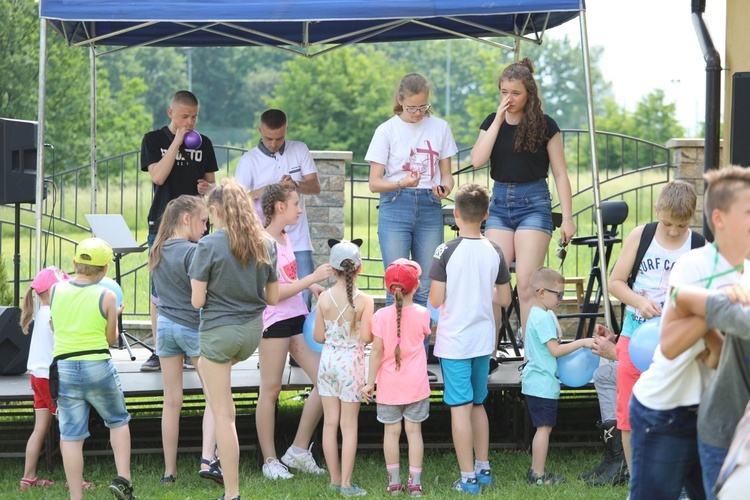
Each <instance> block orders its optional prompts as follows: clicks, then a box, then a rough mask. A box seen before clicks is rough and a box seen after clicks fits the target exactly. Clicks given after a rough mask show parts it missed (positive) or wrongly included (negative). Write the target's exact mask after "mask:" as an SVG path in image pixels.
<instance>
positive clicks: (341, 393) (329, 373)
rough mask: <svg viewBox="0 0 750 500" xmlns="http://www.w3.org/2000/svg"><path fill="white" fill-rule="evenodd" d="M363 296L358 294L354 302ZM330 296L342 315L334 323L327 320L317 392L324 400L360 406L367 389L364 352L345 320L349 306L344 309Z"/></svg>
mask: <svg viewBox="0 0 750 500" xmlns="http://www.w3.org/2000/svg"><path fill="white" fill-rule="evenodd" d="M360 293H361V292H360V291H357V293H356V294H355V295H354V297H353V298H352V300H353V299H354V298H356V297H357V296H358V295H359V294H360ZM328 296H329V297H330V298H331V301H332V302H333V305H334V306H335V307H336V309H337V310H338V311H339V315H338V317H336V319H335V320H334V321H329V320H327V319H324V320H323V321H324V322H325V330H326V340H325V344H324V346H323V351H322V352H321V354H320V367H319V368H318V392H319V393H320V395H321V396H331V397H335V398H339V399H340V400H341V401H343V402H345V403H359V402H360V391H361V389H362V387H364V385H365V349H364V345H363V344H362V342H361V341H360V340H359V338H357V336H356V335H352V332H351V329H352V324H351V323H350V322H349V321H346V320H345V319H343V316H344V312H345V311H346V310H347V308H349V307H351V305H350V304H346V306H345V307H344V308H343V309H342V308H340V307H339V305H338V304H337V303H336V301H335V300H333V295H331V291H330V290H328Z"/></svg>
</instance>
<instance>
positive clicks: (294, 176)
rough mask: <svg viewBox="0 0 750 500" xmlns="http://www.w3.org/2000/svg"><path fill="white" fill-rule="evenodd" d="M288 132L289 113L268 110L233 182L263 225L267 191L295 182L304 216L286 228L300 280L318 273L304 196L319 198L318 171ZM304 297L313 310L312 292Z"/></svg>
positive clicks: (309, 157)
mask: <svg viewBox="0 0 750 500" xmlns="http://www.w3.org/2000/svg"><path fill="white" fill-rule="evenodd" d="M288 130H289V126H288V123H287V117H286V113H284V112H283V111H282V110H280V109H267V110H266V111H264V112H263V114H261V115H260V125H259V126H258V133H259V134H260V141H259V142H258V145H257V146H256V147H254V148H253V149H251V150H250V151H248V152H247V153H245V154H244V155H242V157H241V158H240V161H239V162H238V163H237V170H236V171H235V173H234V178H235V179H237V182H239V183H240V184H242V187H244V188H245V189H247V190H248V191H250V196H252V198H253V200H254V203H255V211H256V212H257V214H258V217H260V220H261V222H262V221H264V219H265V217H264V216H263V209H262V208H261V206H260V199H261V197H262V196H263V192H264V191H265V189H266V187H267V186H269V185H271V184H276V183H277V182H282V181H289V182H293V183H294V185H295V186H296V188H297V194H298V195H299V208H300V210H302V213H301V214H300V216H299V219H298V220H297V223H296V224H294V225H292V226H287V227H286V232H287V234H289V239H290V240H291V241H292V248H294V258H295V259H296V260H297V276H298V277H299V278H304V277H305V276H307V275H309V274H312V272H313V270H314V269H315V267H314V263H313V247H312V240H311V239H310V228H309V227H308V223H307V210H306V209H305V195H315V194H320V181H319V180H318V168H317V167H316V166H315V161H313V157H312V155H311V154H310V150H309V149H308V148H307V145H305V143H303V142H299V141H288V140H286V134H287V131H288ZM302 297H303V298H304V299H305V303H306V304H307V308H308V309H310V302H311V300H312V299H311V297H312V295H311V292H310V291H309V290H304V291H303V292H302Z"/></svg>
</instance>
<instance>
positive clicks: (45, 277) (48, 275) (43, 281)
mask: <svg viewBox="0 0 750 500" xmlns="http://www.w3.org/2000/svg"><path fill="white" fill-rule="evenodd" d="M69 279H70V276H68V275H67V274H66V273H65V272H64V271H61V270H60V269H58V268H56V267H55V266H50V267H45V268H44V269H42V270H41V271H39V274H37V275H36V277H35V278H34V281H32V282H31V288H33V289H34V291H35V292H36V293H44V292H46V291H47V290H49V289H50V288H52V285H54V284H55V283H57V282H59V281H67V280H69Z"/></svg>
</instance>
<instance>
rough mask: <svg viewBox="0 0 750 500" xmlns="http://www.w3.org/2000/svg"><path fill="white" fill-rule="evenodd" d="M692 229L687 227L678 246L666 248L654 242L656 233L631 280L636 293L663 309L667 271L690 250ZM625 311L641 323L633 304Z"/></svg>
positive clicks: (642, 319)
mask: <svg viewBox="0 0 750 500" xmlns="http://www.w3.org/2000/svg"><path fill="white" fill-rule="evenodd" d="M691 241H692V231H691V230H689V229H688V235H687V239H685V243H683V244H682V246H681V247H680V248H677V249H676V250H668V249H666V248H664V247H662V246H661V245H659V243H657V242H656V235H654V239H653V240H651V245H649V247H648V249H647V250H646V254H645V255H644V256H643V260H642V261H641V267H640V269H639V271H638V274H637V275H636V277H635V282H633V291H634V292H635V293H637V294H638V295H641V296H643V297H646V298H647V299H648V300H650V301H651V302H655V303H657V304H659V307H661V308H662V310H664V301H665V299H666V295H667V287H668V284H669V273H670V271H671V270H672V266H673V265H674V263H675V261H676V260H677V258H678V257H680V256H681V255H682V254H684V253H687V252H689V251H690V245H691ZM627 311H628V312H630V313H632V314H633V316H634V317H635V319H636V321H638V322H639V323H642V322H643V321H645V320H644V318H643V317H642V316H641V313H640V311H638V310H637V309H636V308H635V307H633V306H627Z"/></svg>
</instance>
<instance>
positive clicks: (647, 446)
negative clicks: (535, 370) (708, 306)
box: [630, 166, 750, 500]
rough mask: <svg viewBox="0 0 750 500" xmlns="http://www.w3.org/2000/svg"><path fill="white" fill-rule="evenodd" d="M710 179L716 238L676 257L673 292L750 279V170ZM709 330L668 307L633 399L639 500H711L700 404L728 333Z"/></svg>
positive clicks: (709, 210) (708, 205) (634, 492)
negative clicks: (701, 447)
mask: <svg viewBox="0 0 750 500" xmlns="http://www.w3.org/2000/svg"><path fill="white" fill-rule="evenodd" d="M705 178H706V181H707V186H706V192H705V200H704V211H705V215H706V220H707V222H708V225H709V228H710V229H711V230H712V231H713V233H714V236H715V241H714V243H713V244H711V245H706V246H704V247H702V248H698V249H695V250H692V251H690V252H688V253H686V254H684V255H683V256H682V257H680V258H679V259H678V260H677V262H676V263H675V265H674V267H673V268H672V272H671V274H670V276H669V290H672V291H673V290H675V289H677V288H678V287H679V286H681V285H696V286H701V287H704V288H707V289H712V290H716V289H720V288H723V287H726V286H730V285H734V284H741V283H743V281H746V280H747V274H746V273H744V271H745V269H746V268H747V267H748V261H747V260H745V256H746V255H748V253H750V216H748V213H749V212H750V171H747V170H746V169H743V168H741V167H734V166H730V167H727V168H725V169H722V170H715V171H713V172H711V173H708V174H706V176H705ZM698 331H699V332H700V334H699V335H698V334H696V332H698ZM704 331H705V324H704V323H703V321H702V319H701V318H697V317H678V316H677V314H676V311H675V308H674V307H672V304H671V303H669V302H667V304H665V309H664V314H663V319H662V323H661V329H660V335H661V340H660V345H659V347H657V348H656V352H655V353H654V360H653V363H652V364H651V367H650V368H649V369H648V370H646V371H645V372H644V373H643V375H641V378H640V379H639V380H638V382H636V384H635V386H634V387H633V397H632V399H631V401H630V425H631V429H632V431H631V448H632V469H631V471H630V472H631V482H630V485H631V488H630V496H631V498H632V499H633V500H639V499H650V498H675V499H676V498H678V497H679V495H680V491H681V490H682V488H683V487H684V488H685V489H686V490H687V493H688V496H689V497H690V498H693V499H698V498H706V496H705V491H704V486H703V478H702V472H701V463H700V461H699V452H698V439H697V420H698V405H699V403H700V401H701V397H702V395H703V392H704V390H705V389H706V386H707V385H708V384H709V382H710V380H711V378H712V377H713V375H714V370H713V369H711V368H709V366H707V363H708V364H711V363H713V365H714V367H715V364H716V362H717V360H718V354H717V353H718V351H719V350H720V349H721V343H722V336H721V334H720V333H719V332H716V331H715V330H709V332H708V333H706V335H705V337H702V338H701V336H702V335H703V332H704ZM696 338H697V340H696ZM707 355H708V356H707ZM706 358H708V359H706ZM702 360H704V361H707V363H704V362H702Z"/></svg>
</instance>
